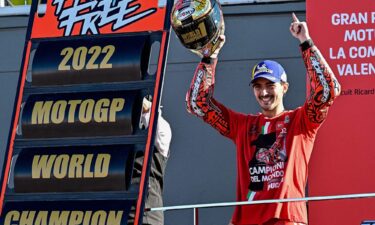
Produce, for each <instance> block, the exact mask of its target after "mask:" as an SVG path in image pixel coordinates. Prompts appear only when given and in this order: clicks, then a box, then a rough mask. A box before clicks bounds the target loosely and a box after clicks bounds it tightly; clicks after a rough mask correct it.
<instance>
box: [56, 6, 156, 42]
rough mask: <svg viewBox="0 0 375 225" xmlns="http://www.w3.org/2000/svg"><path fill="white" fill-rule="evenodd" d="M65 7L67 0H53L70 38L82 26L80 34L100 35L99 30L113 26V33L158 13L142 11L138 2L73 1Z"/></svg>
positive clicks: (60, 20) (63, 27)
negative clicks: (75, 29)
mask: <svg viewBox="0 0 375 225" xmlns="http://www.w3.org/2000/svg"><path fill="white" fill-rule="evenodd" d="M72 1H73V3H72V5H70V6H65V5H64V3H65V2H66V0H53V2H52V5H54V6H55V7H56V10H55V15H56V17H57V19H58V21H59V28H60V29H64V36H70V35H71V34H72V31H73V29H74V27H76V26H80V32H79V33H80V34H81V35H85V34H99V29H100V28H101V27H104V26H106V25H109V24H112V27H111V29H112V31H116V30H118V29H120V28H122V27H125V26H127V25H129V24H132V23H134V22H136V21H138V20H140V19H142V18H145V17H147V16H149V15H151V14H153V13H155V12H156V8H149V9H147V10H144V11H140V10H139V8H140V7H141V4H139V3H138V4H136V2H137V0H112V1H111V0H87V1H84V2H81V0H72Z"/></svg>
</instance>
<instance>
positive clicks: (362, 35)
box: [344, 28, 375, 41]
mask: <svg viewBox="0 0 375 225" xmlns="http://www.w3.org/2000/svg"><path fill="white" fill-rule="evenodd" d="M372 40H375V29H373V28H368V29H359V30H346V31H345V36H344V41H372Z"/></svg>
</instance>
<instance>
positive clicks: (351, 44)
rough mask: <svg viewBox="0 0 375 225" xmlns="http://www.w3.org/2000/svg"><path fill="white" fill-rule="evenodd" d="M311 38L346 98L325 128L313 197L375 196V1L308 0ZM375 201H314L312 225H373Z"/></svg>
mask: <svg viewBox="0 0 375 225" xmlns="http://www.w3.org/2000/svg"><path fill="white" fill-rule="evenodd" d="M306 3H307V22H308V24H309V28H310V32H311V37H312V38H313V40H314V42H315V44H316V45H317V46H318V47H319V49H320V51H321V52H322V54H323V55H324V56H325V59H326V60H327V61H328V63H329V65H330V67H331V68H332V70H333V72H334V73H335V75H336V78H337V79H338V80H339V83H340V84H341V87H342V92H341V96H340V97H339V98H337V100H335V103H334V104H333V106H332V107H331V108H330V112H329V114H328V118H327V120H326V121H325V123H324V124H323V125H322V127H321V129H320V133H319V135H318V137H317V140H316V143H315V149H314V151H313V154H312V159H311V161H310V162H311V164H310V170H309V174H310V176H309V195H310V196H323V195H342V194H360V193H372V192H374V189H375V176H374V175H373V173H368V171H372V170H373V164H374V162H373V159H374V158H375V152H374V149H373V147H372V146H373V143H372V141H373V133H374V126H375V120H374V119H373V118H372V117H371V116H372V115H375V105H374V104H373V102H374V101H375V1H373V0H363V1H360V2H358V1H350V0H331V1H323V0H308V1H307V2H306ZM374 212H375V201H374V199H361V200H359V199H358V200H357V199H350V200H345V201H328V202H327V201H324V202H312V203H309V222H310V224H311V225H320V224H342V225H352V224H371V223H370V222H369V223H367V222H363V221H369V220H371V219H373V218H374Z"/></svg>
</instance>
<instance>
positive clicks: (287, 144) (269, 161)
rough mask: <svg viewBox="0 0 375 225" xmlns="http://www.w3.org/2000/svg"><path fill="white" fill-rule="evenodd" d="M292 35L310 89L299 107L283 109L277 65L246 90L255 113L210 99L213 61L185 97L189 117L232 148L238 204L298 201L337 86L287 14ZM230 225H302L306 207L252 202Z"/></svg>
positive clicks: (259, 72) (256, 74) (262, 69)
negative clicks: (251, 94) (297, 43)
mask: <svg viewBox="0 0 375 225" xmlns="http://www.w3.org/2000/svg"><path fill="white" fill-rule="evenodd" d="M290 32H291V34H292V35H293V36H294V37H295V38H297V39H298V40H299V41H300V42H301V44H300V48H301V51H302V57H303V60H304V62H305V66H306V69H307V72H308V76H309V78H310V83H311V90H310V95H309V96H308V98H307V100H306V102H305V104H304V105H303V106H301V107H298V108H297V109H294V110H286V109H285V108H284V104H283V96H284V95H285V93H286V92H287V91H288V86H289V84H288V82H287V75H286V73H285V71H284V69H283V67H282V66H281V65H280V64H278V63H277V62H275V61H272V60H265V61H262V62H260V63H258V64H257V65H255V67H254V69H253V71H252V78H251V83H250V84H251V86H252V89H253V92H254V95H255V98H256V100H257V102H258V103H259V106H260V108H261V113H259V114H257V115H245V114H241V113H238V112H234V111H232V110H231V109H228V108H227V107H225V106H224V105H222V104H221V103H219V102H218V101H216V100H215V99H214V98H213V90H214V83H215V67H216V63H217V58H216V57H217V55H218V53H219V51H220V48H221V47H222V45H223V44H224V42H225V37H224V36H223V35H222V36H221V37H220V38H221V41H222V44H221V46H220V47H219V48H218V49H217V50H216V52H215V54H213V55H212V56H211V57H209V58H203V59H202V61H201V62H200V63H199V64H198V67H197V69H196V71H195V75H194V78H193V80H192V83H191V86H190V89H189V91H188V93H187V97H186V101H187V108H188V111H189V112H190V113H192V114H195V115H196V116H198V117H200V118H202V119H203V120H204V121H205V122H206V123H208V124H210V125H211V126H212V127H214V128H215V129H216V130H218V131H219V132H220V133H221V134H222V135H224V136H226V137H228V138H230V139H232V140H233V142H234V143H235V144H236V150H237V151H236V153H237V164H238V165H237V173H238V176H237V201H252V200H264V199H283V198H303V197H304V196H305V186H306V180H307V167H308V162H309V160H310V156H311V152H312V149H313V144H314V140H315V137H316V134H317V131H318V129H319V127H320V125H321V124H322V123H323V121H324V120H325V118H326V116H327V111H328V108H329V107H330V106H331V105H332V103H333V100H334V99H335V98H336V97H337V96H338V95H339V93H340V85H339V83H338V82H337V80H336V78H335V76H334V74H333V73H332V70H331V69H330V68H329V66H328V64H327V62H326V61H325V60H324V58H323V56H322V55H321V53H320V52H319V50H318V49H317V47H316V46H315V45H314V44H313V41H312V40H311V38H310V36H309V32H308V28H307V24H306V23H305V22H300V21H299V20H298V19H297V17H296V16H295V15H294V14H293V22H292V24H291V26H290ZM231 223H232V224H234V225H256V224H262V225H297V224H307V210H306V204H305V203H304V202H289V203H273V204H257V205H246V206H238V207H236V209H235V211H234V214H233V217H232V221H231Z"/></svg>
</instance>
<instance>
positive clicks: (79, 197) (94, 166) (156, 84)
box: [0, 0, 173, 225]
mask: <svg viewBox="0 0 375 225" xmlns="http://www.w3.org/2000/svg"><path fill="white" fill-rule="evenodd" d="M172 5H173V1H172V0H113V1H108V0H47V2H46V11H45V13H44V14H41V13H40V11H39V10H38V7H39V1H37V0H35V1H33V3H32V6H31V11H30V17H29V25H28V30H27V34H26V41H25V47H24V52H23V58H22V64H21V69H20V76H19V81H18V86H17V92H16V96H15V100H14V107H13V116H12V120H13V123H12V124H11V127H10V128H9V130H10V132H9V136H8V140H7V143H8V144H7V149H6V158H5V166H4V170H3V172H4V173H3V174H1V183H2V186H1V191H0V224H5V225H16V224H19V225H21V224H36V225H42V224H43V225H49V224H51V225H53V224H62V225H80V224H82V225H88V224H97V225H126V224H128V221H127V220H128V216H129V212H130V208H131V207H133V208H134V211H133V212H132V213H133V214H134V222H133V224H135V225H140V224H142V215H143V211H144V197H145V194H146V192H147V188H148V183H147V182H148V176H149V171H150V164H151V159H152V151H153V149H154V147H153V143H154V134H155V132H156V126H155V124H156V122H157V118H158V110H157V109H158V108H159V107H158V106H159V100H160V92H161V88H162V83H163V76H164V70H165V65H166V53H167V50H168V42H169V32H170V18H169V15H170V11H171V8H172ZM154 43H158V45H157V46H160V48H159V49H154V48H152V51H153V54H155V55H157V56H158V58H157V61H156V62H150V61H149V60H150V58H151V57H150V54H151V46H153V45H154ZM32 56H33V57H32ZM152 63H155V64H156V72H153V74H149V68H148V67H149V65H150V64H152ZM28 71H30V74H28ZM27 74H28V76H27ZM145 95H151V96H152V99H153V102H152V107H151V111H150V119H149V126H148V129H147V130H146V131H141V130H140V129H138V128H137V127H138V126H139V121H140V117H141V109H142V99H143V97H144V96H145ZM138 152H140V153H142V155H144V160H143V164H142V168H141V175H140V180H139V182H132V180H131V179H132V174H133V170H134V163H133V162H134V158H135V155H136V154H137V153H138ZM11 168H12V169H11ZM10 179H12V180H10ZM8 180H9V181H10V182H9V183H8ZM10 183H13V184H14V186H12V185H9V184H10Z"/></svg>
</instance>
